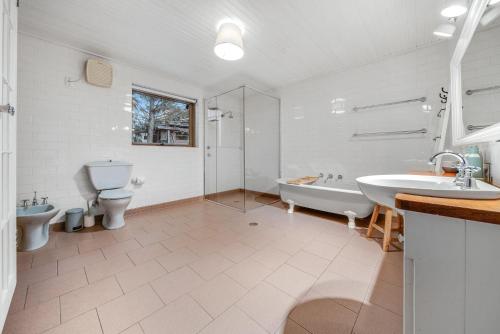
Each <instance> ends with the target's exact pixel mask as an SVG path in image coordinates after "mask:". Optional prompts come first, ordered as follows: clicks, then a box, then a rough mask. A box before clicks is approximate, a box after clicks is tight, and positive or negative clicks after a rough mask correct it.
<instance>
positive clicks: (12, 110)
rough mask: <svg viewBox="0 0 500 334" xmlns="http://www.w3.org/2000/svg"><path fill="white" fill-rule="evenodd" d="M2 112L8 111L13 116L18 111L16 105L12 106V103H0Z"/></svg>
mask: <svg viewBox="0 0 500 334" xmlns="http://www.w3.org/2000/svg"><path fill="white" fill-rule="evenodd" d="M0 112H6V113H8V114H10V115H12V116H14V114H15V113H16V109H15V108H14V106H11V105H10V103H7V104H3V105H0Z"/></svg>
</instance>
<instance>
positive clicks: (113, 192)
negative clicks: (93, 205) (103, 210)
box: [99, 189, 134, 199]
mask: <svg viewBox="0 0 500 334" xmlns="http://www.w3.org/2000/svg"><path fill="white" fill-rule="evenodd" d="M133 195H134V193H133V192H131V191H129V190H125V189H110V190H103V191H102V192H101V193H100V194H99V198H100V199H123V198H129V197H132V196H133Z"/></svg>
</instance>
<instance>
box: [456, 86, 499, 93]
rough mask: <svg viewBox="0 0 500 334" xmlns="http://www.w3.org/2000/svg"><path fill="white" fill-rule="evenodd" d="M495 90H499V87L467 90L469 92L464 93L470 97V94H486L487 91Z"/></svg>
mask: <svg viewBox="0 0 500 334" xmlns="http://www.w3.org/2000/svg"><path fill="white" fill-rule="evenodd" d="M496 89H500V85H497V86H491V87H485V88H478V89H469V90H467V91H465V94H467V95H472V94H476V93H481V92H487V91H490V90H496Z"/></svg>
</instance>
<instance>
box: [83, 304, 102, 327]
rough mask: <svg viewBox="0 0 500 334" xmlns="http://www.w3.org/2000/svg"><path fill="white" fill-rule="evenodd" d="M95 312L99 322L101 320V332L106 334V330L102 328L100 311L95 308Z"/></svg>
mask: <svg viewBox="0 0 500 334" xmlns="http://www.w3.org/2000/svg"><path fill="white" fill-rule="evenodd" d="M94 310H95V313H96V314H97V320H99V326H101V332H102V333H104V328H103V327H102V322H101V317H100V316H99V311H97V307H96V308H94ZM87 312H88V311H87Z"/></svg>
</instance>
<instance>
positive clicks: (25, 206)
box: [21, 199, 31, 209]
mask: <svg viewBox="0 0 500 334" xmlns="http://www.w3.org/2000/svg"><path fill="white" fill-rule="evenodd" d="M21 202H22V203H23V204H21V206H22V207H23V208H25V209H27V208H29V207H30V205H31V204H30V200H29V199H22V200H21Z"/></svg>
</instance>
